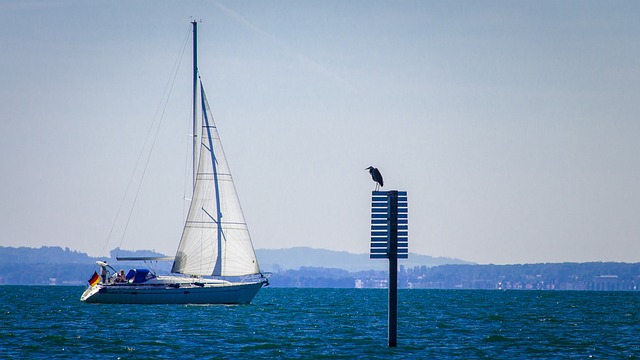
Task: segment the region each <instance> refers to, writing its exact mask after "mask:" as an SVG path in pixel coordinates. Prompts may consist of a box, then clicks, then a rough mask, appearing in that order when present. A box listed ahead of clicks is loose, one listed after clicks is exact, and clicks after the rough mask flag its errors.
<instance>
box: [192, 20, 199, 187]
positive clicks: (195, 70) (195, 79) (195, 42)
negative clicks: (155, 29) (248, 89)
mask: <svg viewBox="0 0 640 360" xmlns="http://www.w3.org/2000/svg"><path fill="white" fill-rule="evenodd" d="M191 24H192V25H193V187H194V188H195V187H196V177H197V176H198V173H197V172H198V169H197V166H198V165H197V164H198V158H197V154H198V128H197V119H198V114H197V113H196V112H197V110H196V108H197V106H196V104H197V102H196V98H197V96H198V22H197V21H195V20H194V21H192V22H191Z"/></svg>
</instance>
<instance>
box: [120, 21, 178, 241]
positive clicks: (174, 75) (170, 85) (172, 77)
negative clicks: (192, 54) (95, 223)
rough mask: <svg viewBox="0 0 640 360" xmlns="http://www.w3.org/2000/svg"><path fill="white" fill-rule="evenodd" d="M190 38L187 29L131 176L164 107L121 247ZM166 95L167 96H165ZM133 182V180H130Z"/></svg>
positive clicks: (135, 170) (123, 235) (136, 168)
mask: <svg viewBox="0 0 640 360" xmlns="http://www.w3.org/2000/svg"><path fill="white" fill-rule="evenodd" d="M188 40H189V31H187V34H186V36H185V39H184V41H183V44H182V50H181V51H180V53H179V54H178V56H177V57H176V60H175V62H174V64H173V68H172V69H171V71H172V74H171V75H170V76H169V80H168V81H167V84H166V85H165V87H164V91H163V94H162V97H161V98H160V103H159V104H158V108H157V109H156V113H155V115H154V117H153V119H154V120H153V121H152V123H151V126H150V127H149V130H148V132H147V136H146V138H145V140H144V145H143V146H142V151H141V152H140V155H139V156H138V160H137V161H136V166H135V168H134V172H133V175H132V176H131V179H132V180H133V177H134V175H135V173H136V172H137V170H138V166H139V163H140V159H141V158H142V154H143V153H144V149H145V147H146V145H147V143H148V141H149V137H150V135H151V132H152V130H153V127H154V124H155V123H156V119H158V113H160V108H162V112H161V113H160V118H159V119H158V121H157V123H158V125H157V127H156V132H155V134H154V137H153V141H152V142H151V148H150V149H149V153H148V155H147V159H146V161H145V164H144V168H143V169H142V175H141V176H140V182H139V183H138V188H137V189H136V195H135V197H134V199H133V204H131V209H130V210H129V216H128V217H127V222H126V223H125V227H124V231H123V232H122V238H121V239H120V244H119V245H118V248H120V247H121V246H122V242H123V241H124V237H125V235H126V233H127V229H128V228H129V222H130V220H131V215H132V214H133V209H134V208H135V206H136V202H137V200H138V195H139V194H140V188H141V187H142V182H143V180H144V176H145V174H146V172H147V166H148V165H149V160H150V159H151V154H152V153H153V149H154V147H155V143H156V140H157V138H158V133H159V132H160V125H162V120H163V119H164V114H165V112H166V110H167V105H168V104H169V99H170V98H171V93H172V92H173V86H174V84H175V82H176V79H177V77H178V70H179V69H180V64H181V63H182V58H183V57H184V51H185V49H186V47H187V41H188ZM165 96H166V97H165ZM163 101H164V107H163V106H162V102H163ZM130 182H131V180H130ZM127 190H128V186H127ZM125 196H126V192H125Z"/></svg>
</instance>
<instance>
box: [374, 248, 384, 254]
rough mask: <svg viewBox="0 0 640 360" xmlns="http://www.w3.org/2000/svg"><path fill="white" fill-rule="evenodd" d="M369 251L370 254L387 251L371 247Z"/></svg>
mask: <svg viewBox="0 0 640 360" xmlns="http://www.w3.org/2000/svg"><path fill="white" fill-rule="evenodd" d="M371 253H372V254H386V253H387V249H381V248H371Z"/></svg>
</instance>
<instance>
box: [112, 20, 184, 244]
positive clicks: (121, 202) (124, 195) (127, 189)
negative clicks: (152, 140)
mask: <svg viewBox="0 0 640 360" xmlns="http://www.w3.org/2000/svg"><path fill="white" fill-rule="evenodd" d="M189 33H190V31H187V36H186V38H185V40H184V44H183V45H182V51H181V53H180V56H179V57H180V58H182V56H183V54H184V49H185V48H186V42H187V40H188V37H189ZM178 64H179V62H178ZM175 68H176V65H175V63H174V67H173V69H172V72H174V69H175ZM175 71H177V70H175ZM174 81H175V80H174ZM167 85H168V84H167ZM166 90H167V86H165V89H164V92H163V97H164V93H166ZM161 99H162V98H161ZM161 103H162V102H161ZM159 107H160V105H158V108H159ZM157 114H158V110H156V114H155V115H154V117H153V119H154V120H153V121H152V122H151V125H150V126H149V130H148V131H147V136H146V138H145V140H144V143H143V145H142V149H141V150H140V154H139V155H138V159H137V160H136V164H135V166H134V168H133V172H132V174H131V177H130V178H129V182H128V183H127V187H126V189H125V191H124V194H123V195H122V200H120V205H119V206H118V211H117V212H116V216H115V217H114V219H113V223H112V224H111V229H109V234H108V235H107V241H106V242H105V244H104V246H103V247H102V250H101V251H100V256H106V254H105V251H106V249H107V247H108V246H109V243H110V241H111V235H112V234H113V230H114V229H115V227H116V223H117V222H118V218H120V213H121V212H122V207H123V206H124V202H125V200H126V198H127V194H128V193H129V189H130V188H131V184H132V183H133V179H134V178H135V174H136V172H137V170H138V167H139V165H140V159H142V154H143V153H144V148H145V147H146V145H147V142H148V140H149V135H150V134H151V130H152V129H153V125H154V123H155V119H156V117H157ZM123 238H124V235H123ZM120 246H122V240H121V241H120V244H119V245H118V247H120Z"/></svg>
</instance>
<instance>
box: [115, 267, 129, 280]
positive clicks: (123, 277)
mask: <svg viewBox="0 0 640 360" xmlns="http://www.w3.org/2000/svg"><path fill="white" fill-rule="evenodd" d="M126 281H127V278H126V277H125V276H124V270H123V269H120V273H119V274H118V276H117V277H116V282H117V283H123V282H126Z"/></svg>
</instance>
